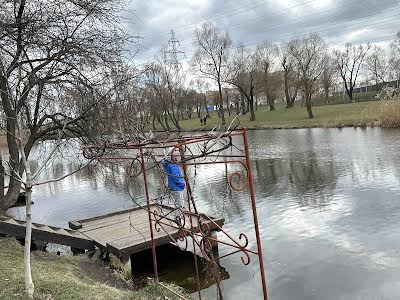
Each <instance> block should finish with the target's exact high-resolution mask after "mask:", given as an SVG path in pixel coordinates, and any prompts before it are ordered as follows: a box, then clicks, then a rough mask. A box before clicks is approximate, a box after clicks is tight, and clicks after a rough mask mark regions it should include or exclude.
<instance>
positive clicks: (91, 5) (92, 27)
mask: <svg viewBox="0 0 400 300" xmlns="http://www.w3.org/2000/svg"><path fill="white" fill-rule="evenodd" d="M120 9H121V6H120V3H119V1H114V0H101V1H89V0H83V1H78V2H77V1H69V0H54V1H40V0H32V1H28V2H27V1H25V0H21V1H10V0H6V1H3V2H2V7H1V10H0V20H1V22H0V96H1V105H2V110H3V113H4V115H5V117H6V127H5V128H4V130H5V132H6V135H7V145H8V156H7V158H5V157H1V161H2V164H1V166H2V167H1V171H2V172H3V173H2V174H0V177H1V178H2V179H3V180H2V186H1V190H0V192H1V194H0V209H1V210H5V209H7V208H8V207H10V206H12V205H13V204H14V203H15V202H16V200H17V198H18V195H19V193H20V191H21V188H24V189H25V190H26V192H28V196H27V197H26V223H27V226H26V227H27V230H26V238H25V259H24V268H25V272H24V274H25V287H26V290H27V293H28V296H29V297H33V293H34V286H33V282H32V276H31V271H30V248H29V246H30V239H31V233H30V229H31V225H30V224H31V211H30V205H31V200H30V196H29V194H30V193H31V191H32V187H33V186H34V185H35V175H34V174H31V170H30V169H29V167H28V163H29V160H30V153H31V150H32V148H33V146H34V145H35V143H36V142H37V141H38V140H41V139H54V138H55V137H56V136H58V135H59V134H61V136H62V138H63V139H65V138H71V137H77V138H81V139H83V138H85V137H88V136H89V134H90V132H89V131H90V129H91V128H94V126H90V125H89V122H90V121H92V120H93V118H95V117H97V116H99V115H102V114H103V113H104V106H103V105H102V104H103V103H104V102H105V101H109V100H115V97H114V96H112V95H111V94H112V93H113V92H112V91H113V90H114V87H115V85H114V84H115V83H114V82H113V80H110V74H111V70H112V69H113V66H115V64H117V63H119V62H120V60H121V55H122V51H123V45H124V44H125V42H127V41H128V40H129V36H127V35H126V34H124V32H123V31H122V29H121V28H120V25H119V24H120V23H119V21H120V19H119V14H118V13H119V11H120ZM72 91H75V92H77V91H78V92H77V93H75V95H81V96H82V97H68V95H71V94H72ZM5 176H7V178H8V186H7V188H5V186H4V184H5V181H4V177H5ZM24 176H25V179H23V178H24Z"/></svg>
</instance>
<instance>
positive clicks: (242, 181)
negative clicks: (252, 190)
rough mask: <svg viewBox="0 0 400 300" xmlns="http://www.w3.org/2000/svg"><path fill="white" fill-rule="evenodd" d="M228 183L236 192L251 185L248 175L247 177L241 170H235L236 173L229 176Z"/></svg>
mask: <svg viewBox="0 0 400 300" xmlns="http://www.w3.org/2000/svg"><path fill="white" fill-rule="evenodd" d="M246 173H247V170H246ZM234 179H236V181H237V182H238V183H239V185H237V184H238V183H235V180H234ZM228 185H229V187H230V188H231V189H232V190H234V191H235V192H241V191H243V190H244V189H245V188H246V187H248V186H249V177H248V175H246V177H244V176H243V175H242V174H241V173H240V172H239V171H237V172H234V173H232V174H230V175H229V177H228Z"/></svg>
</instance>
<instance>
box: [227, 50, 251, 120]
mask: <svg viewBox="0 0 400 300" xmlns="http://www.w3.org/2000/svg"><path fill="white" fill-rule="evenodd" d="M229 67H230V69H229V76H228V77H227V78H226V79H225V81H226V83H228V84H231V85H233V86H235V87H236V88H237V89H238V90H239V91H240V92H241V94H242V95H243V96H244V97H245V98H246V100H247V103H248V104H249V110H250V121H255V120H256V115H255V113H254V95H255V88H256V84H257V80H256V79H257V74H256V73H257V56H256V52H255V51H254V50H252V49H249V48H246V47H244V46H241V47H238V48H236V51H235V52H234V54H233V55H232V59H231V61H230V63H229Z"/></svg>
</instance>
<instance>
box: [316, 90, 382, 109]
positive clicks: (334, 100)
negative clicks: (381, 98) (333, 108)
mask: <svg viewBox="0 0 400 300" xmlns="http://www.w3.org/2000/svg"><path fill="white" fill-rule="evenodd" d="M349 99H350V98H349V96H347V94H345V95H344V96H343V95H334V96H331V97H329V98H328V103H326V99H325V97H323V96H322V97H321V98H317V99H313V105H314V106H320V105H332V104H348V103H349V102H350V100H349ZM376 100H377V99H376V92H368V93H358V94H354V95H353V102H365V101H376Z"/></svg>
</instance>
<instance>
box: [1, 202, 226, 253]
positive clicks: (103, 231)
mask: <svg viewBox="0 0 400 300" xmlns="http://www.w3.org/2000/svg"><path fill="white" fill-rule="evenodd" d="M158 207H161V208H162V210H163V215H167V214H169V213H170V212H171V211H172V208H171V207H169V206H165V205H162V206H158ZM153 210H154V205H153V206H151V211H153ZM209 218H211V219H212V220H213V222H211V221H209V222H207V224H208V226H209V229H210V230H218V227H217V226H216V225H215V224H218V226H220V227H222V226H223V224H224V219H223V218H213V217H209ZM151 219H152V225H153V226H152V228H153V233H154V240H155V242H156V245H157V246H160V245H163V244H167V243H169V242H171V236H172V237H173V238H177V237H178V229H177V226H176V224H175V223H174V222H173V221H170V220H168V219H173V215H172V214H171V215H170V216H169V218H168V219H165V220H163V226H162V227H163V229H161V230H159V231H157V230H156V229H155V226H154V224H155V218H154V215H153V214H151ZM185 219H186V221H185V222H186V224H187V226H189V224H190V219H192V224H193V227H194V230H195V231H196V230H198V228H197V227H198V224H197V218H195V217H193V218H191V215H190V213H186V214H185ZM214 222H215V224H214ZM69 227H70V229H65V228H60V227H54V226H49V225H45V224H38V223H33V224H32V240H34V241H36V240H37V241H45V242H49V243H55V244H60V245H66V246H70V247H72V248H75V249H86V250H93V249H94V246H97V247H99V248H101V249H102V250H103V251H105V252H109V253H112V254H114V255H116V256H118V257H126V256H129V255H131V254H134V253H137V252H141V251H143V250H146V249H150V248H151V247H152V243H151V234H150V223H149V214H148V212H147V211H146V210H145V209H142V208H132V209H126V210H122V211H118V212H114V213H110V214H106V215H101V216H96V217H94V218H90V219H84V220H77V221H71V222H69ZM0 233H2V234H6V235H9V236H13V237H16V238H21V239H22V238H24V237H25V221H22V220H16V219H13V218H7V217H3V218H0Z"/></svg>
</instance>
